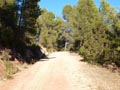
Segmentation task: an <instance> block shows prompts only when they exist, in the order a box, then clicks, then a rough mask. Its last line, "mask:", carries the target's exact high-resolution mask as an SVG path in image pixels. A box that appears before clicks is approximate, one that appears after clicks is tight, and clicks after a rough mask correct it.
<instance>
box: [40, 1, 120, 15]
mask: <svg viewBox="0 0 120 90" xmlns="http://www.w3.org/2000/svg"><path fill="white" fill-rule="evenodd" d="M94 1H95V3H96V5H97V7H99V4H100V0H94ZM77 2H78V0H41V2H40V7H41V8H46V9H47V10H49V11H52V12H53V13H55V15H57V16H62V9H63V7H64V6H65V5H67V4H70V5H75V4H76V3H77ZM107 2H109V3H110V4H111V6H113V7H114V8H116V9H117V10H118V7H119V6H120V1H119V0H107Z"/></svg>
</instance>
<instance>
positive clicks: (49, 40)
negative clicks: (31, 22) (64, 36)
mask: <svg viewBox="0 0 120 90" xmlns="http://www.w3.org/2000/svg"><path fill="white" fill-rule="evenodd" d="M37 25H38V27H39V29H40V30H41V32H40V43H41V44H42V45H43V46H44V47H46V48H47V49H48V50H49V51H54V50H57V39H58V35H59V32H60V30H61V28H62V20H61V19H60V18H55V15H54V14H53V13H52V12H48V11H47V10H46V9H43V10H42V15H41V16H40V17H39V18H38V19H37Z"/></svg>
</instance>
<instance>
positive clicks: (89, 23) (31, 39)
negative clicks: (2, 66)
mask: <svg viewBox="0 0 120 90" xmlns="http://www.w3.org/2000/svg"><path fill="white" fill-rule="evenodd" d="M38 2H40V0H0V48H1V50H5V49H6V48H7V49H10V50H11V53H12V56H14V57H16V58H17V57H18V55H14V52H17V53H19V54H20V55H19V56H21V57H22V58H23V61H27V62H30V60H32V59H39V58H40V56H39V55H40V53H39V52H41V51H40V45H42V46H44V47H45V48H47V50H48V51H49V52H53V51H61V50H67V51H72V52H76V53H79V54H80V55H82V56H83V57H84V60H85V61H87V62H89V63H99V64H101V65H102V64H104V63H107V64H110V63H115V64H116V65H118V66H120V12H118V11H116V10H115V9H114V8H113V7H112V6H111V5H110V4H109V3H108V2H106V0H101V3H100V7H99V8H97V7H96V5H95V3H94V0H79V1H78V3H77V4H76V5H75V6H71V5H66V6H65V7H64V8H63V18H60V17H56V16H55V15H54V13H52V12H50V11H48V10H46V9H45V8H43V9H41V8H40V6H39V4H38ZM2 48H3V49H2ZM26 52H31V53H30V55H31V56H30V57H29V58H28V57H27V55H26Z"/></svg>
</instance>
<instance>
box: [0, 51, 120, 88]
mask: <svg viewBox="0 0 120 90" xmlns="http://www.w3.org/2000/svg"><path fill="white" fill-rule="evenodd" d="M80 59H81V57H80V56H77V55H75V54H70V53H68V52H56V53H52V54H51V55H50V56H49V59H44V60H41V61H39V62H37V63H36V64H34V65H33V66H31V67H30V68H28V69H26V70H23V71H22V72H19V73H17V74H16V75H15V77H14V79H12V80H7V81H5V82H3V83H0V90H120V76H119V74H117V73H112V72H110V71H108V70H106V69H104V68H101V67H98V66H94V65H89V64H87V63H85V62H81V61H80Z"/></svg>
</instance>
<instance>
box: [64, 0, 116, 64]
mask: <svg viewBox="0 0 120 90" xmlns="http://www.w3.org/2000/svg"><path fill="white" fill-rule="evenodd" d="M109 10H110V12H108V11H109ZM114 15H115V12H114V9H113V8H111V7H110V5H109V4H107V3H106V2H105V0H102V1H101V7H100V12H99V10H98V9H97V7H96V5H95V4H94V1H93V0H79V1H78V4H77V5H76V6H74V7H71V6H69V5H67V6H65V7H64V9H63V16H64V17H65V19H67V24H68V26H71V27H72V30H71V33H72V38H73V39H74V43H73V45H72V46H73V47H72V49H73V50H75V51H76V52H79V53H80V54H81V55H83V56H84V59H85V60H86V61H88V62H90V63H94V62H97V63H100V64H103V63H105V62H114V59H115V57H116V56H117V55H118V54H117V53H116V54H114V55H113V53H112V52H113V50H114V49H113V48H112V46H111V45H112V42H111V39H110V38H111V34H110V33H111V31H113V28H114V27H113V25H114V23H115V20H116V19H114ZM108 25H109V26H108ZM114 29H115V28H114ZM115 42H116V41H115ZM111 60H112V61H111Z"/></svg>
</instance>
